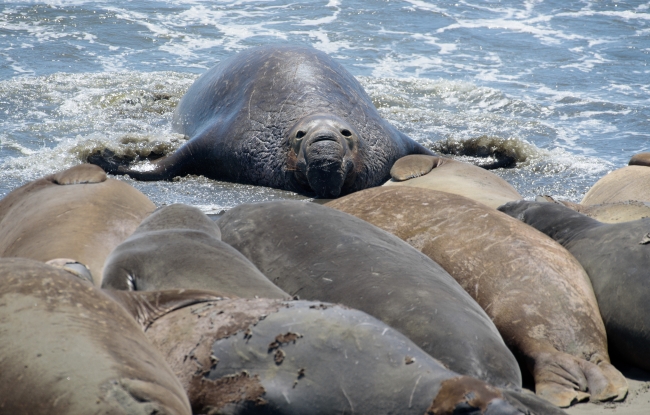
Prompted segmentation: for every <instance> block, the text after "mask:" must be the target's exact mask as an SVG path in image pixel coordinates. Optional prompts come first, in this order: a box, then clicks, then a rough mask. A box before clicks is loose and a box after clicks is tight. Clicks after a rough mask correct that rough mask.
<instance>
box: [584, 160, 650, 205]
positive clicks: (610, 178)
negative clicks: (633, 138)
mask: <svg viewBox="0 0 650 415" xmlns="http://www.w3.org/2000/svg"><path fill="white" fill-rule="evenodd" d="M649 160H650V153H639V154H636V155H634V156H632V158H631V159H630V161H629V163H628V165H627V166H625V167H622V168H620V169H617V170H614V171H613V172H610V173H608V174H607V175H605V176H604V177H602V178H601V179H600V180H598V181H597V182H596V183H595V184H594V185H593V186H592V187H591V189H589V191H588V192H587V193H586V194H585V196H584V197H583V198H582V201H581V202H580V204H581V205H600V204H603V203H616V202H625V201H628V200H636V201H639V202H650V169H649V168H648V165H649V164H650V163H649V162H648V161H649Z"/></svg>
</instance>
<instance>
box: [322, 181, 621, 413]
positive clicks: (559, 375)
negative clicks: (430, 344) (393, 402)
mask: <svg viewBox="0 0 650 415" xmlns="http://www.w3.org/2000/svg"><path fill="white" fill-rule="evenodd" d="M327 206H330V207H333V208H335V209H339V210H342V211H344V212H347V213H350V214H353V215H355V216H357V217H358V218H361V219H364V220H366V221H368V222H370V223H372V224H373V225H376V226H379V227H380V228H382V229H385V230H387V231H389V232H391V233H393V234H394V235H396V236H398V237H400V238H401V239H403V240H404V241H406V242H408V243H410V244H411V245H412V246H413V247H415V248H416V249H418V250H419V251H421V252H422V253H424V254H425V255H427V256H428V257H429V258H431V259H433V260H434V261H436V262H437V263H439V264H440V265H441V266H442V267H443V268H444V269H445V270H447V271H448V272H449V273H450V274H451V275H452V276H453V277H454V278H455V279H456V281H458V282H459V283H460V285H462V286H463V288H465V290H466V291H467V292H468V293H470V294H471V295H472V297H473V298H474V299H475V300H476V301H477V302H478V303H479V304H480V305H481V307H483V309H484V310H485V311H486V312H487V313H488V315H489V316H490V318H492V319H493V320H494V323H495V324H496V326H497V328H498V329H499V332H500V333H501V335H502V336H503V339H504V340H505V341H506V344H507V345H508V346H510V348H511V349H512V350H514V351H515V352H516V353H517V354H518V355H519V356H520V357H522V358H523V359H522V360H523V361H524V362H525V364H526V365H527V366H528V368H529V369H530V372H531V373H532V375H533V377H534V380H535V391H536V393H537V394H538V395H539V396H541V397H543V398H545V399H547V400H549V401H550V402H552V403H554V404H556V405H558V406H569V405H571V404H572V403H574V402H576V401H580V400H583V399H585V398H587V397H589V395H588V394H587V393H585V392H587V391H588V392H589V394H591V398H592V399H594V400H600V401H602V400H609V399H617V400H622V399H623V398H624V397H625V395H626V393H627V382H626V381H625V378H624V377H623V376H622V375H621V374H620V373H619V372H618V371H617V370H616V369H615V368H614V367H613V366H612V365H611V364H610V363H609V355H608V352H607V337H606V334H605V327H604V326H603V321H602V319H601V317H600V313H599V311H598V304H597V303H596V298H595V297H594V293H593V289H592V287H591V283H590V281H589V278H588V277H587V275H586V274H585V271H584V270H583V269H582V267H581V266H580V264H579V263H578V262H577V261H576V260H575V259H574V258H573V256H571V254H570V253H569V252H567V251H566V249H564V248H562V246H560V245H559V244H558V243H556V242H555V241H553V240H552V239H550V238H548V237H546V236H545V235H543V234H541V233H539V232H537V231H535V230H534V229H531V228H530V227H529V226H526V225H524V224H522V223H521V222H519V221H517V220H514V219H513V218H510V217H508V216H507V215H504V214H502V213H501V212H498V211H497V210H495V209H493V208H490V207H488V206H486V205H484V204H482V203H478V202H475V201H473V200H470V199H468V198H466V197H463V196H459V195H454V194H450V193H446V192H438V191H435V190H428V189H418V188H411V187H400V188H395V187H390V188H386V187H381V188H374V189H367V190H364V191H361V192H357V193H355V194H352V195H348V196H345V197H343V198H341V199H337V200H335V201H332V202H329V203H328V204H327Z"/></svg>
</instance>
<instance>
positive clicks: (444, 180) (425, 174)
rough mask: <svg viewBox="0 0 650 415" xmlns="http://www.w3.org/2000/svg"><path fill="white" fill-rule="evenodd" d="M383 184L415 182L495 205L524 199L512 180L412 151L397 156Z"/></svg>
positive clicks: (412, 183) (453, 161)
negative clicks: (513, 185) (399, 157)
mask: <svg viewBox="0 0 650 415" xmlns="http://www.w3.org/2000/svg"><path fill="white" fill-rule="evenodd" d="M390 174H391V177H392V179H391V180H389V181H388V182H386V183H385V184H384V186H412V187H420V188H424V189H431V190H439V191H442V192H449V193H454V194H457V195H461V196H465V197H468V198H470V199H472V200H475V201H477V202H481V203H483V204H485V205H487V206H490V207H492V208H495V209H496V208H497V207H499V206H501V205H503V204H504V203H507V202H511V201H513V200H519V199H523V197H522V196H521V195H520V194H519V192H517V190H515V188H514V187H512V185H510V183H508V182H506V181H505V180H503V179H502V178H500V177H499V176H497V175H496V174H494V173H491V172H489V171H487V170H485V169H483V168H481V167H477V166H474V165H472V164H469V163H463V162H461V161H456V160H452V159H449V158H445V157H437V156H427V155H409V156H405V157H402V158H401V159H399V160H397V161H396V162H395V164H393V167H392V168H391V171H390Z"/></svg>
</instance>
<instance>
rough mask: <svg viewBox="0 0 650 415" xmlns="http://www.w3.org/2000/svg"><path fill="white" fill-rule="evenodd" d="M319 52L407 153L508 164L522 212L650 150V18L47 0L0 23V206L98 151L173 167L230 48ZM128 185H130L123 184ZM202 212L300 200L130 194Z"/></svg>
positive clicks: (240, 1)
mask: <svg viewBox="0 0 650 415" xmlns="http://www.w3.org/2000/svg"><path fill="white" fill-rule="evenodd" d="M279 42H282V43H294V44H307V45H312V46H314V47H316V48H318V49H320V50H322V51H324V52H326V53H328V54H330V55H331V56H333V57H334V58H335V59H336V60H338V61H339V62H341V63H342V64H343V65H344V66H345V67H346V68H347V69H348V70H349V71H350V72H352V73H353V74H354V75H355V76H357V78H358V79H359V80H360V81H361V83H362V84H363V85H364V87H365V88H366V90H367V91H368V92H369V94H370V95H371V97H372V98H373V100H374V103H375V105H376V106H377V107H378V108H379V110H380V112H381V113H382V115H383V116H384V117H385V118H386V119H388V120H389V121H390V122H392V123H393V124H395V125H396V126H397V127H398V128H399V129H401V130H402V131H404V132H405V133H407V134H408V135H410V136H411V137H413V138H414V139H416V140H417V141H419V142H421V143H423V144H425V145H427V146H429V147H431V148H433V149H438V150H441V149H445V150H447V151H448V150H450V149H451V150H459V149H462V148H466V147H468V146H471V145H472V144H475V143H481V144H483V145H488V146H489V147H493V148H499V149H501V150H503V151H506V152H509V153H510V154H512V155H514V156H516V157H517V159H518V161H519V162H518V165H517V167H516V168H513V169H501V170H497V171H496V173H497V174H499V175H501V176H502V177H504V178H505V179H507V180H508V181H510V182H511V183H512V184H513V185H514V186H515V187H516V188H517V189H518V190H519V191H520V192H521V193H522V194H523V195H524V196H525V197H528V198H530V197H534V196H535V195H537V194H550V195H554V196H557V197H560V198H567V199H570V200H580V199H581V197H582V195H583V194H584V193H585V191H586V189H587V188H588V187H589V186H591V185H592V184H593V183H594V182H595V181H596V180H597V179H598V178H599V177H601V176H602V175H604V174H605V173H607V172H608V171H610V170H613V169H615V168H618V167H622V166H623V165H625V164H626V163H627V161H628V159H629V158H630V157H631V156H632V155H633V154H634V153H636V152H640V151H648V150H650V144H649V143H650V140H649V139H650V82H649V80H650V67H648V61H649V54H650V3H649V2H641V1H635V2H632V1H628V2H608V1H599V2H592V1H573V2H559V1H525V2H521V1H514V0H512V1H505V0H504V1H478V0H475V1H456V2H452V1H433V0H429V1H424V0H403V1H396V0H390V1H389V0H384V1H346V0H331V1H314V0H304V1H279V0H277V1H275V0H269V1H253V0H251V1H248V0H237V1H214V0H211V1H147V2H131V1H116V0H112V1H106V2H97V1H93V2H85V1H81V0H78V1H74V0H72V1H56V2H50V3H49V4H39V3H32V2H20V3H11V2H5V3H3V7H2V10H1V12H0V114H2V115H3V116H2V117H0V164H1V166H0V195H4V194H6V193H7V192H8V191H10V190H11V189H13V188H15V187H16V186H18V185H20V184H23V183H25V182H26V181H28V180H31V179H34V178H37V177H40V176H42V175H44V174H48V173H51V172H54V171H56V170H60V169H61V168H64V167H69V166H72V165H74V164H77V163H81V162H82V161H83V160H84V158H85V156H86V155H87V154H88V153H89V152H90V151H92V150H93V149H96V148H102V147H109V148H114V149H119V150H120V151H125V152H129V151H134V152H140V153H142V152H145V153H146V152H148V151H153V152H158V153H167V152H169V151H173V150H174V149H175V148H178V146H180V145H181V144H182V143H183V141H184V140H185V138H184V137H182V136H180V135H178V134H175V133H173V131H172V129H171V123H170V121H171V115H172V112H173V110H174V108H175V106H176V104H177V103H178V101H179V99H180V97H181V96H182V95H183V93H184V92H185V90H186V89H187V88H188V87H189V85H190V84H191V83H192V82H193V80H194V79H196V77H197V76H198V75H199V74H201V73H203V72H204V71H205V70H207V69H208V68H209V67H211V66H212V65H214V64H215V63H217V62H219V61H220V60H222V59H224V58H226V57H228V56H231V55H233V54H235V53H237V52H238V51H240V50H243V49H246V48H249V47H252V46H257V45H262V44H270V43H279ZM125 180H128V179H125ZM129 182H130V183H132V184H134V185H135V186H136V187H138V188H139V189H141V190H142V191H143V192H145V193H146V194H147V195H148V196H150V197H151V198H152V199H153V200H154V201H155V203H157V204H158V205H162V204H167V203H174V202H184V203H190V204H193V205H196V206H199V207H201V208H202V209H204V210H205V211H207V212H213V211H219V210H221V209H227V208H229V207H232V206H234V205H236V204H238V203H242V202H248V201H259V200H269V199H277V198H302V197H301V196H298V195H295V194H293V193H289V192H284V191H278V190H273V189H265V188H260V187H255V186H242V185H234V184H229V183H222V182H216V181H212V180H207V179H204V178H197V177H188V178H183V179H180V180H177V181H173V182H155V183H138V182H133V181H129Z"/></svg>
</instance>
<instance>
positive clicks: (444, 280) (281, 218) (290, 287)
mask: <svg viewBox="0 0 650 415" xmlns="http://www.w3.org/2000/svg"><path fill="white" fill-rule="evenodd" d="M218 223H219V227H220V228H221V233H222V239H223V240H224V241H225V242H227V243H229V244H230V245H232V246H233V247H235V248H236V249H237V250H239V251H240V252H241V253H243V254H244V255H245V256H246V257H247V258H249V259H250V260H251V261H252V262H253V263H254V264H255V265H256V266H257V267H258V268H259V269H260V271H262V272H263V273H264V274H265V275H266V276H267V277H268V278H269V279H271V281H272V282H273V283H275V284H276V285H277V286H279V287H280V288H282V289H283V290H284V291H286V292H287V293H289V294H290V295H298V296H300V298H301V299H308V300H313V301H329V302H338V303H341V304H343V305H346V306H348V307H353V308H356V309H358V310H361V311H364V312H366V313H368V314H370V315H372V316H373V317H375V318H378V319H380V320H381V321H383V322H384V323H386V324H388V325H389V326H391V327H394V328H395V329H397V330H399V331H400V332H402V333H403V334H405V335H406V336H407V337H409V338H410V339H411V340H412V341H413V342H415V344H417V345H418V346H419V347H421V348H422V349H423V350H424V351H426V352H427V353H429V354H430V355H431V356H433V357H435V358H436V359H439V360H440V361H442V362H443V363H444V364H446V365H447V366H448V367H449V368H450V369H451V370H454V371H455V372H458V373H461V374H463V375H468V376H474V377H477V378H479V379H482V380H485V381H487V382H488V383H491V384H494V385H496V386H519V385H520V384H521V373H520V371H519V367H518V364H517V362H516V360H515V358H514V356H513V355H512V353H511V352H510V351H509V350H508V348H507V347H506V346H505V344H504V343H503V339H501V336H500V335H499V333H498V331H497V330H496V328H495V327H494V324H493V323H492V321H491V320H490V318H489V317H488V316H487V315H486V314H485V312H484V311H483V310H482V309H481V308H480V307H479V306H478V304H476V302H475V301H474V300H473V299H472V298H471V297H470V296H469V295H468V294H467V293H466V292H465V291H464V290H463V289H462V287H461V286H460V285H458V283H457V282H456V281H454V279H453V278H452V277H451V276H450V275H449V274H448V273H447V272H446V271H445V270H443V269H442V268H441V267H440V266H439V265H438V264H436V263H435V262H433V261H432V260H430V259H429V258H427V257H426V256H424V255H422V254H421V253H419V252H417V251H416V250H415V249H413V248H412V247H410V246H409V245H408V244H406V243H405V242H403V241H401V240H400V239H399V238H397V237H395V236H393V235H391V234H389V233H387V232H385V231H383V230H381V229H379V228H377V227H375V226H373V225H370V224H369V223H367V222H365V221H362V220H360V219H357V218H355V217H353V216H351V215H348V214H346V213H343V212H339V211H337V210H334V209H331V208H328V207H324V206H321V205H317V204H315V203H305V202H293V201H276V202H265V203H256V204H247V205H240V206H238V207H236V208H234V209H231V210H229V211H228V212H226V213H225V214H224V215H223V216H222V217H221V218H220V219H219V222H218Z"/></svg>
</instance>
